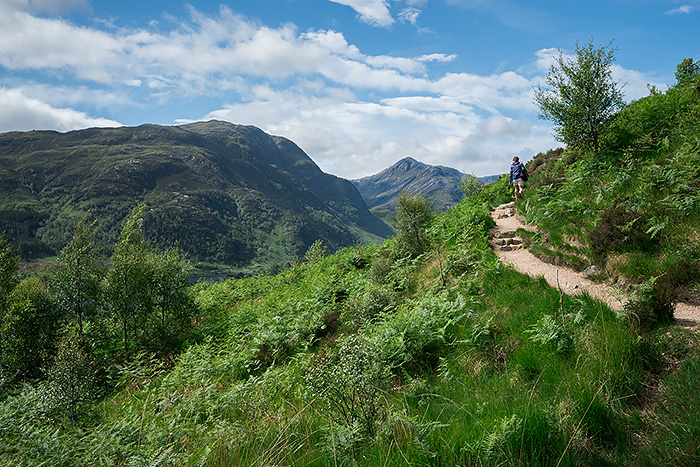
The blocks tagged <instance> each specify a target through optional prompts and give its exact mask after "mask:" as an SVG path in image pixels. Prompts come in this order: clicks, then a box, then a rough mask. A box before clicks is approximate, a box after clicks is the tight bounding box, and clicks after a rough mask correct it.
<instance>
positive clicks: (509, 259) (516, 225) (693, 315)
mask: <svg viewBox="0 0 700 467" xmlns="http://www.w3.org/2000/svg"><path fill="white" fill-rule="evenodd" d="M491 217H492V218H493V220H494V222H495V223H496V226H495V227H493V228H492V229H491V230H490V231H489V237H490V238H492V239H494V238H497V237H499V236H503V235H505V236H509V235H512V234H515V233H516V231H517V229H524V230H529V231H534V230H535V227H534V226H532V225H527V224H524V223H523V222H522V220H521V217H520V216H519V215H518V214H517V210H516V208H515V203H506V204H502V205H500V206H498V207H497V208H495V209H494V210H493V211H491ZM519 244H520V242H516V245H517V246H515V247H510V248H501V247H499V246H498V245H494V244H493V242H492V246H493V247H494V250H495V252H496V254H497V255H498V258H499V260H500V261H501V262H502V263H503V264H508V265H510V266H512V267H513V268H514V269H515V270H516V271H518V272H520V273H523V274H527V275H529V276H531V277H540V276H542V277H544V278H545V280H546V281H547V283H548V284H549V285H550V286H552V287H554V288H556V289H558V290H561V291H562V292H563V293H565V294H567V295H578V294H582V293H587V294H588V295H590V296H591V297H594V298H596V299H598V300H600V301H602V302H604V303H605V304H606V305H608V306H609V307H610V309H612V310H615V311H622V310H623V308H624V304H625V302H626V301H627V299H628V297H626V296H625V294H624V293H623V292H622V291H620V290H619V289H616V288H614V287H611V286H608V285H606V284H601V283H597V282H594V281H592V280H590V279H588V278H586V277H585V276H584V274H583V273H580V272H576V271H574V270H572V269H569V268H565V267H559V266H554V265H552V264H548V263H545V262H544V261H542V260H541V259H539V258H537V257H536V256H535V255H533V254H532V253H530V252H529V251H527V249H524V248H520V247H519ZM674 318H675V321H676V323H677V324H679V325H682V326H687V327H697V326H700V307H699V306H693V305H688V304H686V303H680V302H679V303H676V306H675V312H674Z"/></svg>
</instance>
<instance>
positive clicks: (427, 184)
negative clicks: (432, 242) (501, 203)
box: [352, 157, 499, 215]
mask: <svg viewBox="0 0 700 467" xmlns="http://www.w3.org/2000/svg"><path fill="white" fill-rule="evenodd" d="M464 176H465V174H464V173H462V172H460V171H459V170H456V169H452V168H449V167H443V166H440V165H428V164H424V163H422V162H419V161H417V160H415V159H413V158H411V157H406V158H404V159H401V160H400V161H398V162H397V163H396V164H394V165H392V166H391V167H389V168H387V169H384V170H383V171H381V172H379V173H378V174H375V175H371V176H369V177H364V178H361V179H358V180H352V183H354V184H355V186H356V187H357V189H358V190H360V193H362V197H363V198H364V199H365V202H366V203H367V206H369V207H370V208H371V209H372V210H373V212H375V213H376V214H378V215H381V214H382V213H386V212H387V211H393V210H394V209H395V207H396V204H397V203H398V198H399V194H400V193H402V192H406V193H409V194H420V195H423V196H426V197H427V198H428V199H429V200H430V201H431V202H432V203H433V205H434V206H435V207H436V208H437V209H438V210H439V211H445V210H446V209H447V208H449V207H451V206H454V205H455V204H457V203H458V202H459V200H461V199H462V197H463V194H462V190H461V188H460V182H461V181H462V179H463V178H464ZM498 177H499V176H497V175H496V176H491V177H483V178H480V179H479V181H481V183H490V182H492V181H494V180H495V179H497V178H498Z"/></svg>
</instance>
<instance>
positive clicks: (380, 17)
mask: <svg viewBox="0 0 700 467" xmlns="http://www.w3.org/2000/svg"><path fill="white" fill-rule="evenodd" d="M330 1H331V2H333V3H338V4H340V5H345V6H349V7H350V8H352V9H353V10H355V11H356V12H357V14H358V15H359V17H360V20H361V21H363V22H365V23H367V24H370V25H372V26H380V27H387V26H391V25H392V24H394V18H393V17H392V16H391V13H390V11H389V2H388V1H387V0H330Z"/></svg>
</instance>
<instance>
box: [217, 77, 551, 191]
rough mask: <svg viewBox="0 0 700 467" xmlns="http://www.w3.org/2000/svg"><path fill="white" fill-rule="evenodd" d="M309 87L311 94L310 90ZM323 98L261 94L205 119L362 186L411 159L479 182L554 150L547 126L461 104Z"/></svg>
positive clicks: (298, 92) (333, 94) (303, 93)
mask: <svg viewBox="0 0 700 467" xmlns="http://www.w3.org/2000/svg"><path fill="white" fill-rule="evenodd" d="M308 86H311V84H310V83H309V84H308ZM324 89H326V90H327V91H328V92H327V93H326V94H324V95H320V96H315V97H314V96H311V95H310V94H309V93H308V90H307V89H301V88H297V89H287V90H277V89H273V88H271V87H264V88H259V89H256V90H255V96H250V97H249V100H250V102H247V103H240V102H239V103H231V104H229V105H226V106H224V107H222V108H221V109H219V110H216V111H213V112H211V113H209V114H208V115H206V116H205V117H204V119H205V120H206V119H210V118H216V119H221V120H228V121H232V122H238V123H240V122H239V121H238V119H239V118H240V116H241V115H245V116H246V118H247V119H248V120H247V122H248V123H250V124H253V125H256V126H259V127H261V128H263V129H265V130H266V131H268V132H270V133H273V134H278V135H283V136H285V137H288V138H290V139H292V140H293V141H295V142H296V143H297V144H299V145H300V146H301V147H302V149H304V150H305V151H306V152H307V153H308V154H309V155H310V156H311V157H312V159H313V160H314V161H316V163H317V164H318V165H319V166H320V167H321V169H323V170H324V171H326V172H330V173H334V174H337V175H340V176H343V177H346V178H360V177H362V176H366V175H370V174H372V173H376V172H379V171H381V170H383V169H385V168H386V167H388V166H389V165H391V164H393V163H395V162H396V161H398V160H399V159H401V158H403V157H405V156H408V155H410V156H412V157H415V158H416V159H419V160H422V161H424V162H426V163H429V164H438V165H448V166H452V167H455V168H458V169H460V170H463V171H465V172H468V173H471V172H477V174H479V175H489V174H493V173H500V171H503V170H505V168H502V167H507V165H508V161H509V160H510V158H512V155H513V154H516V153H517V154H520V155H522V156H532V155H533V154H534V153H536V152H538V151H543V150H546V149H549V148H550V147H553V145H554V144H555V143H554V140H553V138H552V136H551V130H550V128H549V127H548V126H547V125H539V126H537V125H535V124H534V123H533V122H532V121H530V120H528V118H522V119H513V118H508V117H503V116H501V115H491V116H490V117H484V116H483V115H482V109H480V108H478V107H476V106H473V105H469V104H467V103H465V102H463V101H462V100H461V99H460V97H458V96H447V95H441V96H426V95H415V96H405V97H393V98H385V99H382V100H381V101H379V102H371V101H367V100H363V99H361V98H359V97H358V96H356V95H353V94H350V93H349V92H348V91H347V90H344V89H342V88H334V89H332V90H328V88H324Z"/></svg>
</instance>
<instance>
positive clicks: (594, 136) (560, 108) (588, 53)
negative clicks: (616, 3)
mask: <svg viewBox="0 0 700 467" xmlns="http://www.w3.org/2000/svg"><path fill="white" fill-rule="evenodd" d="M615 50H616V49H615V48H613V47H612V41H611V42H610V43H609V44H608V45H607V46H602V47H599V48H596V47H595V46H594V44H593V40H592V39H591V40H590V41H589V42H588V44H587V45H586V46H584V47H580V46H579V44H578V42H576V57H575V58H574V59H568V58H566V57H564V54H563V53H562V52H561V51H559V55H558V57H556V59H555V63H554V64H553V65H552V67H551V68H550V71H549V73H548V74H547V77H546V78H545V81H546V83H547V86H548V88H547V89H543V88H542V87H540V86H538V87H537V88H536V89H535V102H536V103H537V105H538V106H539V107H540V115H539V116H540V118H542V119H546V120H551V121H552V122H554V124H555V131H556V134H557V140H558V141H561V142H563V143H565V144H566V145H568V146H570V147H578V148H581V149H590V150H592V151H593V153H594V154H596V155H597V154H598V150H599V144H600V135H601V133H602V131H603V130H604V128H605V127H606V125H607V124H608V122H609V121H610V119H611V117H612V116H613V115H614V114H615V113H616V112H617V110H618V109H620V108H621V107H622V106H623V105H624V103H623V100H622V92H621V90H620V89H618V84H617V83H616V82H615V81H613V79H612V72H611V67H612V64H613V62H614V61H615V55H614V52H615Z"/></svg>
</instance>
